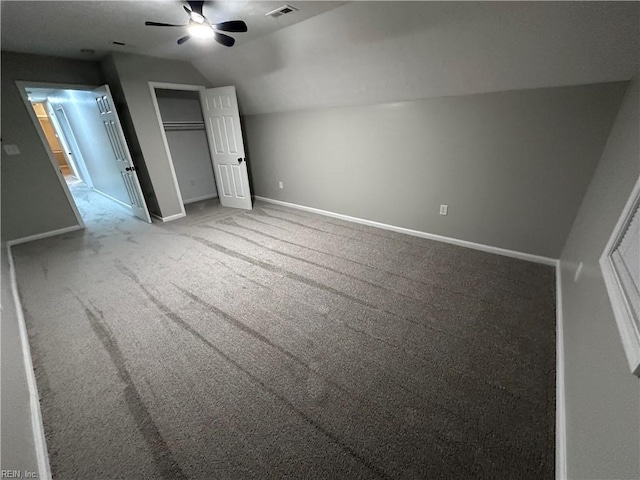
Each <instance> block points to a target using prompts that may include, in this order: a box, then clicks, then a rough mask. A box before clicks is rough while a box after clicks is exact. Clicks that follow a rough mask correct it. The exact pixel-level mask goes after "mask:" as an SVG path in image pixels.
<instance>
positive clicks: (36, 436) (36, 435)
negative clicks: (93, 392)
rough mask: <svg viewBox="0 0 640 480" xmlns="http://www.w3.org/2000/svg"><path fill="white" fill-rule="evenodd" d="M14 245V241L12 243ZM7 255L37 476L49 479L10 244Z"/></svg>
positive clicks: (25, 329)
mask: <svg viewBox="0 0 640 480" xmlns="http://www.w3.org/2000/svg"><path fill="white" fill-rule="evenodd" d="M14 245H15V243H14ZM7 255H8V257H9V278H10V282H11V293H12V295H13V300H14V304H15V309H16V316H17V317H18V329H19V332H20V344H21V347H22V357H23V361H24V367H25V373H26V375H27V388H28V389H29V410H30V412H31V429H32V433H33V443H34V446H35V449H36V460H37V462H38V478H43V479H46V480H49V479H51V467H50V465H49V453H48V451H47V441H46V438H45V436H44V424H43V423H42V413H41V411H40V396H39V395H38V386H37V384H36V376H35V373H34V371H33V363H32V362H31V350H30V348H29V337H28V336H27V325H26V323H25V321H24V314H23V312H22V302H20V296H19V295H18V282H17V280H16V267H15V263H14V261H13V254H12V252H11V245H7Z"/></svg>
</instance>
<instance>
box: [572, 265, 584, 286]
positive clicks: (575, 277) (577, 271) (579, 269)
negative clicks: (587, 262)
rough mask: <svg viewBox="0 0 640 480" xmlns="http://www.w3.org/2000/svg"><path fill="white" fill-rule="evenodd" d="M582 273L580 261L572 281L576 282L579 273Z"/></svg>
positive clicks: (578, 278)
mask: <svg viewBox="0 0 640 480" xmlns="http://www.w3.org/2000/svg"><path fill="white" fill-rule="evenodd" d="M581 273H582V262H580V263H579V264H578V268H576V273H574V274H573V281H574V282H577V281H578V280H580V274H581Z"/></svg>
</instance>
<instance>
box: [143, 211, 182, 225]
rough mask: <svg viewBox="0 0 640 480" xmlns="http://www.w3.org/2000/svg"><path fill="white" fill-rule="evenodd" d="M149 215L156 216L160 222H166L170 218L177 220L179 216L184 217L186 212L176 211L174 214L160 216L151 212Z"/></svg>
mask: <svg viewBox="0 0 640 480" xmlns="http://www.w3.org/2000/svg"><path fill="white" fill-rule="evenodd" d="M151 216H152V217H153V218H157V219H158V220H160V221H161V222H162V223H166V222H170V221H171V220H177V219H179V218H182V217H186V216H187V214H186V213H176V214H175V215H169V216H168V217H161V216H160V215H156V214H155V213H152V214H151Z"/></svg>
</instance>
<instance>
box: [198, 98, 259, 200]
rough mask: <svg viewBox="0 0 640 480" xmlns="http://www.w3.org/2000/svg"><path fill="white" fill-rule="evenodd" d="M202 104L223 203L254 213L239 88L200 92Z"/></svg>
mask: <svg viewBox="0 0 640 480" xmlns="http://www.w3.org/2000/svg"><path fill="white" fill-rule="evenodd" d="M200 102H201V103H202V114H203V116H204V123H205V126H206V131H207V139H208V140H209V151H210V152H211V160H212V161H213V171H214V173H215V175H214V176H215V179H216V186H217V187H218V198H219V199H220V204H221V205H222V206H224V207H233V208H244V209H245V210H251V190H249V174H248V172H247V162H246V161H245V158H244V142H243V140H242V129H241V128H240V111H239V110H238V99H237V98H236V87H220V88H210V89H207V90H201V91H200Z"/></svg>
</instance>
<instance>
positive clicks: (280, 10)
mask: <svg viewBox="0 0 640 480" xmlns="http://www.w3.org/2000/svg"><path fill="white" fill-rule="evenodd" d="M296 11H298V9H297V8H296V7H292V6H291V5H284V6H282V7H280V8H276V9H275V10H272V11H271V12H269V13H266V14H265V16H267V17H269V18H278V17H281V16H282V15H286V14H287V13H291V12H296Z"/></svg>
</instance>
